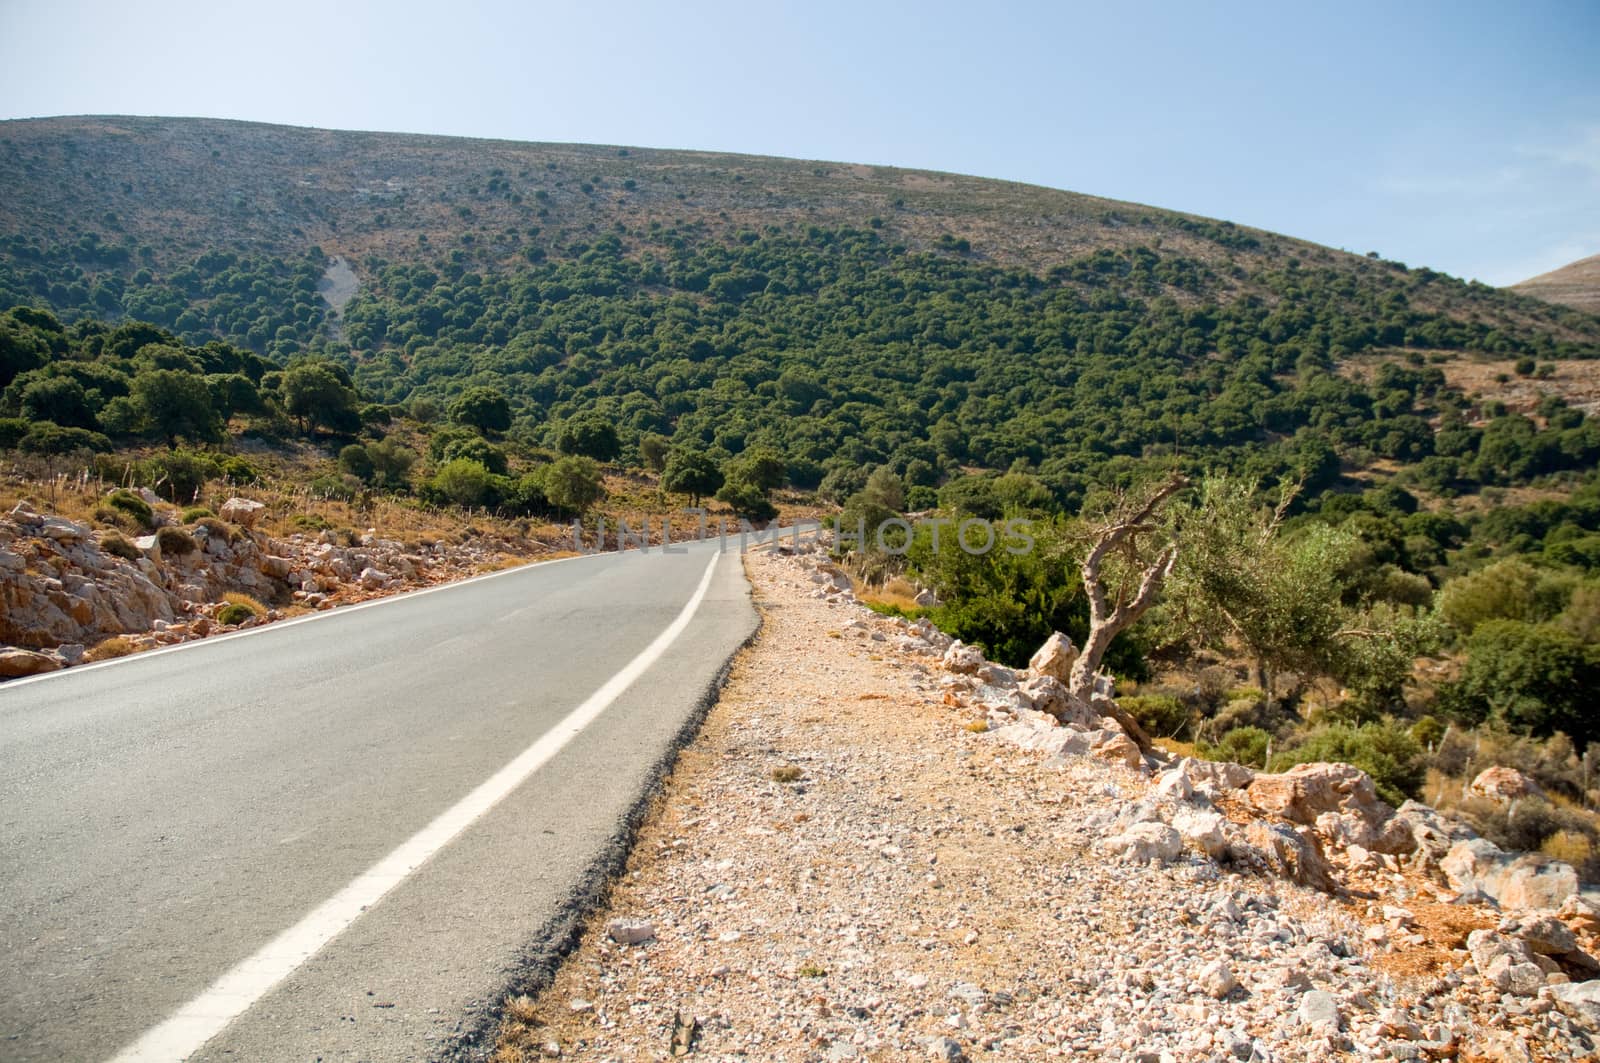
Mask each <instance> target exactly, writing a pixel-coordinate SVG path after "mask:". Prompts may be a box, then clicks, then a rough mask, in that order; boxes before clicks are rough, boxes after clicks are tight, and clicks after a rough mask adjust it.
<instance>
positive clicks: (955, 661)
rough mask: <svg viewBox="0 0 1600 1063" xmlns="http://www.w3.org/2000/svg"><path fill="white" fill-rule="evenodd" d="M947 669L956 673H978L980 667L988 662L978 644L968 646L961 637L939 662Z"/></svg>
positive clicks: (951, 645)
mask: <svg viewBox="0 0 1600 1063" xmlns="http://www.w3.org/2000/svg"><path fill="white" fill-rule="evenodd" d="M939 663H940V664H942V665H943V666H944V669H945V671H947V672H954V673H955V674H956V675H977V674H978V669H979V668H982V667H983V666H984V665H985V664H987V663H988V662H987V661H985V660H984V659H983V652H982V651H981V650H979V649H978V647H976V646H968V645H967V644H966V643H964V642H962V641H960V640H959V639H958V640H957V641H955V642H952V643H951V644H950V648H949V649H947V650H945V651H944V657H943V659H942V660H941V661H940V662H939Z"/></svg>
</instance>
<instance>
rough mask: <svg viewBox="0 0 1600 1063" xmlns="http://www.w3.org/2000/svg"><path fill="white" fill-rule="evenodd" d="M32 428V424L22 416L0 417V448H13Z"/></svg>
mask: <svg viewBox="0 0 1600 1063" xmlns="http://www.w3.org/2000/svg"><path fill="white" fill-rule="evenodd" d="M32 428H33V424H32V423H31V422H30V421H27V420H25V419H24V418H21V417H0V450H12V449H14V448H15V447H16V445H17V444H18V443H20V442H22V437H23V436H25V435H27V434H28V432H29V431H30V430H31V429H32Z"/></svg>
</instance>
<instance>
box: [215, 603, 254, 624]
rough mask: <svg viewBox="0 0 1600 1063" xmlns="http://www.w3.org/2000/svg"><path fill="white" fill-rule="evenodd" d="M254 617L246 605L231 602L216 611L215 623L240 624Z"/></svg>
mask: <svg viewBox="0 0 1600 1063" xmlns="http://www.w3.org/2000/svg"><path fill="white" fill-rule="evenodd" d="M255 615H256V614H255V612H254V611H253V610H251V608H250V607H249V606H248V605H244V604H243V603H240V602H231V603H229V604H228V605H225V606H223V607H222V608H221V609H219V610H217V623H219V624H242V623H244V622H245V621H246V620H249V619H250V618H251V617H253V616H255Z"/></svg>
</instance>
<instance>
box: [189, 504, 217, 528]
mask: <svg viewBox="0 0 1600 1063" xmlns="http://www.w3.org/2000/svg"><path fill="white" fill-rule="evenodd" d="M215 516H216V514H215V513H213V512H211V511H210V510H209V509H207V508H206V507H205V506H190V507H189V508H188V509H186V510H184V511H183V515H182V520H183V522H184V523H185V524H193V523H194V522H195V521H197V520H204V519H205V518H207V517H215Z"/></svg>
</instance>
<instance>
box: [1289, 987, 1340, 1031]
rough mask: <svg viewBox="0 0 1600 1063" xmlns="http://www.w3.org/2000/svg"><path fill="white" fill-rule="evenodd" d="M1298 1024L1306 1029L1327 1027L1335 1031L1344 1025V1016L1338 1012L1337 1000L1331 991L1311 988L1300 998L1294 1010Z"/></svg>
mask: <svg viewBox="0 0 1600 1063" xmlns="http://www.w3.org/2000/svg"><path fill="white" fill-rule="evenodd" d="M1296 1017H1297V1018H1299V1020H1300V1025H1301V1026H1304V1027H1306V1028H1307V1029H1317V1028H1319V1027H1322V1028H1327V1029H1329V1030H1331V1031H1334V1032H1337V1031H1338V1030H1339V1029H1341V1028H1342V1027H1343V1026H1344V1016H1343V1015H1341V1014H1340V1012H1339V1001H1338V999H1337V998H1335V997H1334V995H1333V994H1332V993H1329V992H1328V991H1326V990H1323V989H1313V990H1311V991H1310V992H1308V993H1306V994H1305V995H1304V996H1303V997H1301V998H1300V1007H1299V1010H1298V1011H1297V1012H1296Z"/></svg>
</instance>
